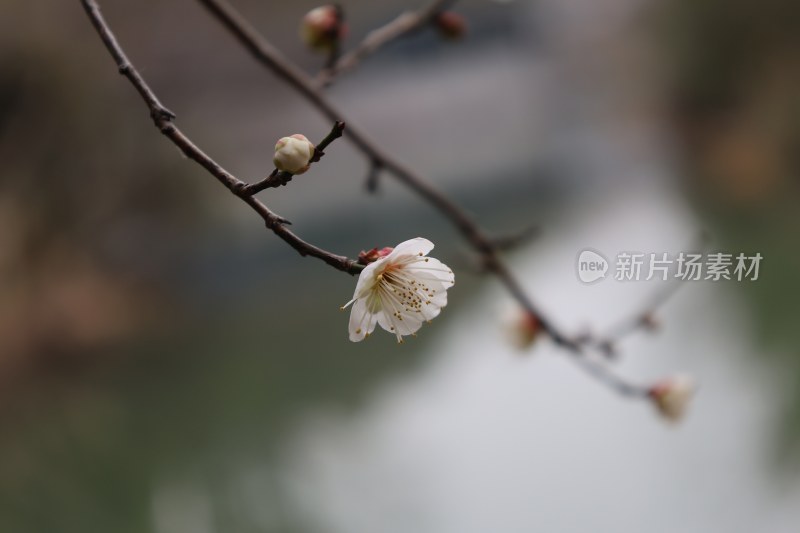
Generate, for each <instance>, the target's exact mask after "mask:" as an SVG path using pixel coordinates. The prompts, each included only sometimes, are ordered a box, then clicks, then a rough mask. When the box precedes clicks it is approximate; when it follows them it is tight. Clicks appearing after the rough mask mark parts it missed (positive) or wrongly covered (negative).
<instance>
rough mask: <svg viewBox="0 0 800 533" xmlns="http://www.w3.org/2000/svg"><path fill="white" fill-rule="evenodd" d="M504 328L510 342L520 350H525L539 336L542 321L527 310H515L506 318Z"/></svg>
mask: <svg viewBox="0 0 800 533" xmlns="http://www.w3.org/2000/svg"><path fill="white" fill-rule="evenodd" d="M506 329H507V332H508V336H509V338H510V339H511V342H512V344H513V345H514V346H515V347H517V348H518V349H520V350H525V349H526V348H530V347H531V346H532V345H533V343H534V342H535V341H536V339H537V338H538V337H539V333H541V331H542V323H541V322H540V321H539V319H538V318H537V317H536V316H535V315H532V314H531V313H529V312H528V311H525V310H517V311H515V312H514V314H513V315H510V316H509V318H508V319H507V320H506Z"/></svg>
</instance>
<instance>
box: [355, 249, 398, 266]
mask: <svg viewBox="0 0 800 533" xmlns="http://www.w3.org/2000/svg"><path fill="white" fill-rule="evenodd" d="M392 250H394V248H392V247H390V246H387V247H386V248H381V249H380V250H378V249H377V248H373V249H372V250H370V251H368V252H365V251H363V250H362V251H361V253H359V254H358V262H359V263H361V264H362V265H368V264H370V263H374V262H375V261H377V260H378V259H381V258H383V257H386V256H387V255H389V254H390V253H392Z"/></svg>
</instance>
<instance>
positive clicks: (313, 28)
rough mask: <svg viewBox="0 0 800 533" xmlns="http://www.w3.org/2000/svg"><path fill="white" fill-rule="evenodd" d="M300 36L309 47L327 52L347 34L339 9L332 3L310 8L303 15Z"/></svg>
mask: <svg viewBox="0 0 800 533" xmlns="http://www.w3.org/2000/svg"><path fill="white" fill-rule="evenodd" d="M300 36H301V37H302V38H303V41H304V42H305V43H306V44H307V45H308V46H309V47H310V48H311V49H313V50H319V51H323V52H329V51H330V50H331V49H332V48H333V47H334V46H335V45H336V44H337V43H338V42H339V41H340V40H341V39H344V38H345V37H346V36H347V24H345V23H344V20H343V18H342V12H341V9H340V8H339V7H337V6H333V5H324V6H320V7H317V8H314V9H312V10H311V11H309V12H308V13H306V15H305V16H304V17H303V22H302V24H301V26H300Z"/></svg>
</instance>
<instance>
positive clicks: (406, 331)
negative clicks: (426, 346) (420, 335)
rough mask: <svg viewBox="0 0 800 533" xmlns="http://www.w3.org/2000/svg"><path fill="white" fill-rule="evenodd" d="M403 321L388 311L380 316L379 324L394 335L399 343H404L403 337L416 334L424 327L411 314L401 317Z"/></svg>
mask: <svg viewBox="0 0 800 533" xmlns="http://www.w3.org/2000/svg"><path fill="white" fill-rule="evenodd" d="M400 316H401V317H402V320H401V319H399V318H398V317H396V316H393V315H392V312H391V311H389V310H388V309H387V310H386V311H385V312H383V313H380V314H378V324H380V326H381V327H382V328H383V329H385V330H386V331H388V332H389V333H393V334H394V335H395V336H396V337H397V340H398V341H402V338H403V336H405V335H411V334H412V333H416V332H417V330H418V329H419V328H421V327H422V321H421V320H420V319H419V318H417V317H416V316H413V315H410V314H404V315H400Z"/></svg>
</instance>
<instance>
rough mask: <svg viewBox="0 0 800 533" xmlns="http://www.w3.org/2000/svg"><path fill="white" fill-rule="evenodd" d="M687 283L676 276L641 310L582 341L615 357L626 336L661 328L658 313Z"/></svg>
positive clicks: (701, 244) (698, 246) (703, 240)
mask: <svg viewBox="0 0 800 533" xmlns="http://www.w3.org/2000/svg"><path fill="white" fill-rule="evenodd" d="M709 240H710V238H709V236H708V234H707V233H706V232H702V233H700V235H698V236H697V238H696V239H695V241H694V243H693V244H692V245H691V246H689V249H690V250H696V251H699V250H703V249H705V248H706V247H707V246H708V242H709ZM684 285H685V283H683V282H681V281H680V280H676V279H674V278H672V279H670V281H669V282H668V283H667V285H666V286H665V287H663V288H662V289H661V290H660V291H657V292H655V293H654V294H653V295H652V297H651V298H650V300H649V301H648V302H647V305H645V306H644V307H643V308H642V309H641V310H640V311H639V312H637V313H635V314H633V315H631V316H628V317H625V318H623V319H622V320H620V321H619V322H617V323H616V324H614V325H613V326H611V327H610V328H608V330H607V332H606V333H605V334H603V335H591V334H588V335H584V336H583V338H582V339H581V341H582V343H583V344H585V345H586V346H587V347H590V348H595V349H596V350H598V351H599V352H600V353H602V354H603V355H605V356H606V357H608V358H614V357H616V356H617V355H618V354H617V345H618V344H619V343H620V342H621V341H622V340H624V339H625V338H627V337H629V336H630V335H633V334H634V333H637V332H638V331H656V330H657V329H658V328H659V322H658V319H657V313H658V311H659V309H661V308H662V307H663V306H664V305H666V304H667V302H669V301H670V300H671V299H672V298H673V297H674V296H675V294H677V292H678V291H679V290H680V288H681V287H683V286H684Z"/></svg>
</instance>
